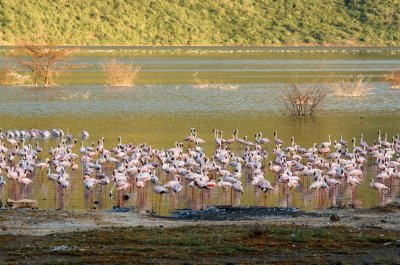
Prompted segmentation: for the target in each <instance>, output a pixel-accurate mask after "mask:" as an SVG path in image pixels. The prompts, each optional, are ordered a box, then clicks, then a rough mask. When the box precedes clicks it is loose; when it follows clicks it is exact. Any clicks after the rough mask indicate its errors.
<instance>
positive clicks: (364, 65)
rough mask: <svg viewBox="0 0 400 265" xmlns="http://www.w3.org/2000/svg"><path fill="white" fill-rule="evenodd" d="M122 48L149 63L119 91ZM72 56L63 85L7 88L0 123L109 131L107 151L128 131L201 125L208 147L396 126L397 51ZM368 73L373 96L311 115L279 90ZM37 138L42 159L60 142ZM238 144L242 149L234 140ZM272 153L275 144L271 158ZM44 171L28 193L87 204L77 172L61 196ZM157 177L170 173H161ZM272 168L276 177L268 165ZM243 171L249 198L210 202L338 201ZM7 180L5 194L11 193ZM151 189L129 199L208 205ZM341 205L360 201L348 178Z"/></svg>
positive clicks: (308, 140)
mask: <svg viewBox="0 0 400 265" xmlns="http://www.w3.org/2000/svg"><path fill="white" fill-rule="evenodd" d="M114 57H115V58H118V59H120V60H126V61H131V60H132V58H134V62H135V63H138V64H141V65H142V71H141V72H140V74H139V75H138V78H137V80H136V85H135V86H134V87H127V88H112V87H109V86H106V85H105V84H104V82H105V81H104V78H103V77H102V74H101V72H100V68H99V63H100V62H101V61H105V60H108V59H110V58H114ZM2 59H4V58H2ZM73 63H75V64H80V65H84V66H85V68H79V69H75V70H73V71H70V72H67V73H64V74H63V75H62V76H60V78H59V79H58V80H57V82H58V84H59V85H58V86H55V87H52V88H37V87H16V86H3V87H1V88H0V113H1V115H0V127H1V128H3V130H8V129H31V128H38V129H48V130H50V129H51V128H61V129H63V130H64V131H66V129H67V128H69V132H70V133H71V134H73V135H74V136H76V137H77V138H80V133H81V130H83V129H84V130H87V131H88V132H89V133H90V138H89V139H88V140H86V142H85V143H86V144H87V145H90V143H91V142H92V141H93V142H96V143H97V140H98V139H99V138H100V137H105V139H106V142H105V146H106V147H107V148H111V147H113V146H115V145H116V144H117V137H118V136H122V139H123V142H125V143H128V142H131V143H133V144H135V145H136V144H139V143H146V144H148V145H151V146H152V147H153V148H156V149H161V148H165V149H168V148H171V147H173V146H174V143H175V142H176V141H182V140H183V139H184V138H185V137H186V136H188V135H189V133H190V128H192V127H195V128H196V130H197V132H198V135H199V137H201V138H203V139H204V140H206V144H204V148H205V150H206V153H207V155H209V156H211V155H212V154H213V152H214V148H215V144H214V139H213V132H212V129H213V128H218V129H220V130H223V131H224V136H225V137H226V138H228V137H229V136H230V135H231V132H232V131H233V130H234V129H236V128H237V129H239V136H240V137H243V136H244V135H248V136H249V139H250V140H254V133H256V132H263V136H264V137H267V138H269V139H270V140H272V139H273V132H274V131H277V132H278V134H279V137H280V138H282V139H283V140H284V141H285V143H286V144H287V143H290V137H291V136H294V137H295V140H296V143H297V144H299V145H301V146H304V147H307V148H308V147H311V146H312V144H313V143H320V142H324V141H327V140H328V135H329V134H330V135H332V139H339V136H340V135H343V137H344V138H345V139H346V140H347V141H348V142H351V138H352V137H356V138H357V141H358V140H359V138H360V134H361V133H363V134H364V137H365V140H366V141H368V142H369V143H371V142H372V140H373V139H377V133H378V130H380V131H382V132H386V133H388V136H389V140H390V139H391V137H392V136H393V135H395V134H397V133H400V119H399V114H400V90H391V89H390V86H389V84H388V83H385V82H382V81H381V77H382V75H383V74H386V73H389V72H390V71H393V70H399V69H400V50H399V49H388V48H387V49H377V48H361V49H352V48H345V49H338V48H323V49H322V48H321V49H319V48H238V47H237V48H236V47H235V48H217V47H214V48H212V47H207V48H201V47H199V48H196V47H195V48H187V47H185V48H179V47H173V48H152V47H140V48H137V47H130V48H129V47H124V48H121V47H108V48H101V47H85V48H82V49H81V51H80V52H79V54H78V55H77V56H76V57H75V58H74V60H73ZM360 73H362V74H365V75H366V76H367V77H369V78H371V81H370V84H371V85H372V86H373V90H371V93H370V94H368V95H366V96H364V97H361V98H345V97H335V96H333V95H330V96H329V97H328V98H327V99H326V101H325V102H324V103H323V104H322V106H321V108H320V109H319V110H318V111H317V112H316V115H315V116H314V117H311V118H300V119H299V118H295V117H292V116H290V115H288V114H287V113H286V112H285V110H284V109H283V106H282V104H281V103H280V90H281V89H282V88H284V87H286V86H288V85H289V84H290V83H291V82H294V81H298V82H300V83H302V84H308V83H310V82H319V81H320V80H323V79H330V80H340V79H343V78H345V77H346V76H348V75H350V74H360ZM36 141H38V142H39V144H40V145H41V146H43V149H44V152H43V154H42V155H41V159H44V158H45V157H46V154H47V150H48V149H49V148H50V146H53V147H55V146H57V144H58V141H59V139H55V138H50V139H48V140H33V143H35V142H36ZM27 143H29V141H27ZM285 146H286V145H285ZM273 147H274V146H273V145H272V144H269V146H268V149H269V150H270V151H271V150H272V149H273ZM78 150H79V146H77V147H75V149H74V151H75V152H76V153H79V152H78ZM232 150H233V151H235V152H238V153H241V152H243V149H241V148H240V146H239V145H237V144H234V145H233V146H232ZM270 159H271V160H272V154H271V152H270V153H269V157H268V159H267V162H268V160H270ZM106 172H107V171H106ZM70 173H71V174H72V172H70ZM107 173H110V172H107ZM38 174H39V175H38V176H35V179H34V184H33V185H32V186H31V187H30V188H29V189H28V190H27V191H24V192H25V193H26V194H25V195H24V196H25V197H27V198H33V199H37V200H38V203H39V208H45V209H46V208H61V207H63V208H69V209H80V210H81V209H88V204H87V194H85V190H84V188H83V181H82V175H81V174H79V173H78V174H76V176H74V177H72V180H71V187H70V188H69V189H68V190H66V191H64V194H63V198H60V194H59V193H57V191H56V190H55V188H54V184H53V183H52V182H50V181H49V180H47V177H46V174H44V177H43V181H42V179H41V176H40V174H41V173H38ZM159 175H160V179H162V178H161V176H162V173H161V172H160V173H159ZM266 176H267V178H268V179H269V180H270V181H271V183H275V176H274V175H273V174H272V173H271V172H268V173H267V175H266ZM374 176H376V168H375V166H373V165H370V166H367V167H366V172H365V176H364V181H363V183H362V184H361V185H360V186H359V187H358V189H357V193H356V201H355V202H354V203H355V205H356V206H357V207H372V206H374V205H376V204H377V198H378V193H377V191H376V190H373V189H372V188H370V187H369V182H370V181H368V180H370V179H371V177H374ZM242 178H243V180H242V181H243V183H244V188H245V191H244V193H243V194H242V195H241V196H240V195H239V194H233V195H232V198H231V194H230V193H229V194H224V193H223V192H222V191H221V190H220V188H215V189H214V190H212V192H211V198H210V202H208V195H207V194H205V195H204V201H205V204H209V203H210V204H214V205H215V204H231V203H232V204H234V205H238V204H240V205H268V206H295V207H299V208H301V209H313V208H315V207H327V206H328V207H329V206H330V204H331V203H332V201H329V200H330V199H328V201H327V202H326V204H325V205H321V202H319V200H318V201H315V197H314V193H313V191H311V190H308V185H309V184H308V183H303V185H301V186H300V187H298V188H297V189H296V190H295V191H290V192H284V191H283V187H282V186H281V187H278V186H277V185H278V184H276V185H275V187H276V188H275V190H274V191H272V192H270V193H268V195H267V198H266V200H265V198H264V197H263V195H260V193H259V192H257V191H256V190H255V188H254V186H253V185H252V184H251V182H250V180H249V179H246V176H245V171H244V174H243V177H242ZM8 184H10V183H7V186H6V187H5V188H4V193H3V200H4V199H5V198H7V197H10V192H12V187H11V185H8ZM395 184H396V185H395V187H393V189H391V192H390V194H388V195H387V196H385V199H386V200H390V199H392V198H394V197H395V196H396V195H397V194H398V190H399V189H398V186H399V183H398V182H395ZM151 188H152V187H151V184H150V183H149V184H148V185H147V187H146V191H145V194H138V192H137V190H136V188H133V189H132V190H131V191H129V192H127V195H128V196H129V199H128V200H127V201H126V203H125V206H128V207H130V206H138V208H139V209H140V210H146V209H147V210H154V211H156V212H158V211H161V213H162V214H167V213H168V212H169V211H170V210H172V209H173V208H186V207H189V208H192V207H193V208H196V207H197V208H199V207H201V194H200V191H197V194H195V195H194V196H192V194H191V190H190V189H184V190H183V192H181V193H180V194H178V195H177V197H176V198H175V197H173V195H172V194H167V195H163V196H161V200H160V198H159V195H156V194H154V193H153V191H152V189H151ZM16 189H18V187H16ZM110 189H111V185H109V186H108V187H106V189H103V190H102V191H101V193H100V191H99V190H96V191H95V192H94V194H95V198H94V201H95V202H96V204H94V206H95V207H96V208H97V209H102V208H105V209H110V208H111V207H112V206H113V205H115V204H116V200H115V199H112V198H109V197H108V191H109V190H110ZM105 190H106V191H105ZM85 198H86V199H85ZM327 198H328V197H327ZM333 203H334V204H335V205H348V204H350V203H352V202H351V189H350V188H349V187H348V186H347V185H346V184H343V185H341V186H340V188H339V190H338V191H335V194H334V202H333Z"/></svg>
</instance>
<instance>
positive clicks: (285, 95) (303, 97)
mask: <svg viewBox="0 0 400 265" xmlns="http://www.w3.org/2000/svg"><path fill="white" fill-rule="evenodd" d="M327 94H328V91H327V89H326V88H325V87H324V85H322V84H312V85H306V86H303V87H300V86H299V85H298V84H296V83H292V84H290V86H289V87H286V88H284V89H283V90H282V94H281V102H282V104H283V105H284V106H285V108H286V109H287V110H288V111H289V112H290V114H291V115H295V116H307V115H312V114H313V113H314V111H315V110H316V108H317V107H318V106H319V105H320V103H321V102H322V101H323V100H324V99H325V97H326V96H327Z"/></svg>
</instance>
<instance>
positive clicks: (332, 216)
mask: <svg viewBox="0 0 400 265" xmlns="http://www.w3.org/2000/svg"><path fill="white" fill-rule="evenodd" d="M329 219H330V220H331V222H332V223H333V222H339V221H340V217H339V215H337V214H335V213H333V214H331V216H330V218H329Z"/></svg>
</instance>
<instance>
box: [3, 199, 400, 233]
mask: <svg viewBox="0 0 400 265" xmlns="http://www.w3.org/2000/svg"><path fill="white" fill-rule="evenodd" d="M332 215H335V216H338V217H339V219H340V220H339V221H332V220H331V219H330V218H331V216H332ZM399 217H400V209H399V207H398V206H396V207H395V208H386V207H382V208H371V209H351V208H349V209H337V208H332V209H321V210H313V211H305V212H301V213H300V214H298V215H297V214H296V215H265V216H262V217H257V218H254V219H251V220H250V219H243V220H232V221H231V220H222V221H217V220H188V219H173V218H170V217H162V216H160V217H158V216H153V215H151V214H147V213H137V212H133V211H130V212H113V211H89V212H87V211H78V210H28V209H15V210H1V211H0V235H31V236H47V235H50V234H54V233H71V232H76V231H90V230H98V229H105V228H124V227H125V228H126V227H158V226H160V225H162V226H163V227H171V228H176V227H182V226H197V225H201V226H220V225H245V224H254V223H257V224H264V225H268V224H274V225H294V226H303V225H306V226H310V227H322V226H333V227H337V226H339V227H352V228H360V227H363V228H372V229H381V230H394V231H400V218H399Z"/></svg>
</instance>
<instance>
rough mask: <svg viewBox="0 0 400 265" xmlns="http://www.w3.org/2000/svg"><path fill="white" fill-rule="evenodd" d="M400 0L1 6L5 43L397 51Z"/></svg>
mask: <svg viewBox="0 0 400 265" xmlns="http://www.w3.org/2000/svg"><path fill="white" fill-rule="evenodd" d="M399 28H400V1H399V0H390V1H389V0H386V1H385V0H378V1H377V0H306V1H300V0H292V1H288V0H265V1H256V0H241V1H230V0H218V1H215V0H202V1H200V0H175V1H174V0H168V1H154V0H143V1H131V0H101V1H100V0H54V1H45V0H38V1H30V0H18V1H14V0H0V44H15V43H18V42H20V41H28V40H29V41H32V40H34V38H35V36H38V34H45V35H47V36H48V37H49V38H50V39H51V40H52V41H55V42H57V43H58V44H66V45H304V44H309V45H313V44H316V45H329V44H333V45H399V44H400V31H399V30H398V29H399Z"/></svg>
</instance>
